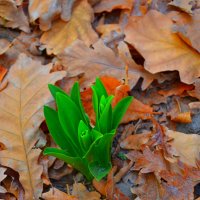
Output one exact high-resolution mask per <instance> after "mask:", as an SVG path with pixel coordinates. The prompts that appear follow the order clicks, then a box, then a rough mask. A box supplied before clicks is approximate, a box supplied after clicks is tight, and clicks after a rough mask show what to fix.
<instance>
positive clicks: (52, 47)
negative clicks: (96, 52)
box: [40, 0, 98, 55]
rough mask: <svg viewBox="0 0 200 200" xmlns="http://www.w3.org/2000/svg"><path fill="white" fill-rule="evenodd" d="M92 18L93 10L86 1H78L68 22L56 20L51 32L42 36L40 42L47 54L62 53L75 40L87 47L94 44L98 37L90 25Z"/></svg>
mask: <svg viewBox="0 0 200 200" xmlns="http://www.w3.org/2000/svg"><path fill="white" fill-rule="evenodd" d="M93 17H94V16H93V10H92V8H91V6H90V4H89V3H88V2H87V0H82V1H80V2H79V4H77V6H76V7H75V8H74V11H73V13H72V16H71V19H70V21H69V22H64V21H62V20H57V21H56V22H55V23H54V24H53V26H52V28H51V30H49V31H47V32H45V33H44V34H43V35H42V37H41V40H40V41H41V43H43V44H44V46H45V47H46V49H47V53H48V54H55V55H57V54H58V53H62V52H63V50H64V49H65V48H66V47H68V46H69V45H70V44H71V43H72V42H74V41H75V40H76V39H80V40H82V41H84V43H85V44H86V45H87V46H90V45H91V44H93V43H94V42H96V41H97V39H98V37H97V34H96V32H95V31H94V30H93V28H92V25H91V22H92V21H93Z"/></svg>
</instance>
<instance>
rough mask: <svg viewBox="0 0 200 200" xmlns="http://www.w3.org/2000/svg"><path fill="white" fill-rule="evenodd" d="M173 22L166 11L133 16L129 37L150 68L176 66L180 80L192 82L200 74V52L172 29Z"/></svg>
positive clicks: (162, 69)
mask: <svg viewBox="0 0 200 200" xmlns="http://www.w3.org/2000/svg"><path fill="white" fill-rule="evenodd" d="M172 25H173V22H172V21H171V19H170V18H168V17H167V16H166V15H163V14H161V13H159V12H157V11H155V10H151V11H149V12H148V13H147V14H146V15H145V16H144V17H141V18H139V19H138V18H137V19H136V20H135V18H134V17H133V18H130V20H129V23H128V25H127V27H126V29H125V34H126V41H127V42H129V43H130V44H132V45H133V46H134V47H135V48H136V49H137V50H138V51H139V52H140V53H141V54H142V56H143V57H144V59H145V65H144V67H145V69H147V70H148V71H149V72H151V73H157V72H161V71H173V70H177V71H179V74H180V78H181V81H182V82H184V83H187V84H191V83H193V82H194V81H195V79H196V78H198V77H199V76H200V68H199V67H198V66H199V65H200V55H199V53H198V52H197V51H196V50H194V49H192V48H190V47H189V46H188V45H187V44H186V43H185V42H184V41H183V40H181V39H180V38H179V37H178V35H177V34H175V33H172V31H171V28H172Z"/></svg>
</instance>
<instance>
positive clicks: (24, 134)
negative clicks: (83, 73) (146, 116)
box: [0, 54, 65, 199]
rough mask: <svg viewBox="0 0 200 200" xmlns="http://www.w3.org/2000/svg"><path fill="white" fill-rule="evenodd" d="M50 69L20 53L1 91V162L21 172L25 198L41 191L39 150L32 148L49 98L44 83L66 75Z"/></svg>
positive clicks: (32, 196)
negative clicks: (2, 147)
mask: <svg viewBox="0 0 200 200" xmlns="http://www.w3.org/2000/svg"><path fill="white" fill-rule="evenodd" d="M51 68H52V65H51V64H49V65H46V66H43V65H41V64H40V62H38V61H34V60H32V59H31V58H29V57H27V56H26V55H25V54H20V56H19V58H18V60H17V61H16V63H15V64H14V65H13V66H12V67H11V69H10V71H9V73H8V75H7V78H8V81H9V84H8V86H7V88H6V89H4V90H3V91H2V92H0V101H1V105H0V110H1V112H0V119H1V120H0V121H1V130H0V136H1V141H2V143H3V144H4V145H5V147H6V149H5V150H3V151H0V161H1V164H2V165H5V166H9V167H11V168H14V169H15V170H17V171H18V172H19V173H20V181H21V183H22V185H23V187H24V189H25V192H26V199H31V198H36V199H39V197H40V195H41V192H42V180H41V177H40V176H41V173H42V166H41V165H39V164H38V156H39V155H40V153H41V150H40V149H32V148H33V146H34V145H35V143H36V142H37V141H38V139H39V137H40V136H39V135H38V134H37V133H38V128H39V126H40V124H41V123H42V121H43V120H44V117H43V105H44V104H46V103H49V102H50V101H51V100H52V97H51V95H50V93H49V91H48V87H47V84H48V83H54V82H56V81H57V80H59V79H61V78H62V77H64V76H65V72H64V71H62V72H54V73H49V71H50V70H51Z"/></svg>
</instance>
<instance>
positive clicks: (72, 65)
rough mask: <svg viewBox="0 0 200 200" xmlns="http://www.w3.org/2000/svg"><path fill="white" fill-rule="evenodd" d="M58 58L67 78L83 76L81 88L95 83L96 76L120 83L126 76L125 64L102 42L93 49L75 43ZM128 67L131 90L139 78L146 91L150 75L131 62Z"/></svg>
mask: <svg viewBox="0 0 200 200" xmlns="http://www.w3.org/2000/svg"><path fill="white" fill-rule="evenodd" d="M58 57H59V59H60V61H61V64H62V65H64V66H65V67H66V68H67V72H68V73H69V77H73V76H77V75H78V74H84V76H83V80H82V83H81V86H82V88H88V87H89V86H90V85H91V84H92V83H93V82H94V81H95V77H96V76H105V75H107V76H113V77H115V78H117V79H119V80H122V81H123V79H124V78H125V76H126V75H125V66H126V63H125V62H124V61H123V60H122V59H121V58H120V57H119V56H116V55H115V54H114V52H113V51H112V50H111V49H110V48H108V47H107V46H105V45H104V44H103V41H102V40H99V41H97V42H96V43H95V44H94V45H93V48H89V47H87V46H86V45H85V44H84V42H82V41H76V42H74V43H73V44H72V45H71V46H69V47H68V48H66V49H65V50H64V52H63V53H61V54H59V55H58ZM128 67H129V70H128V74H129V80H130V81H129V84H130V87H131V88H132V87H133V86H134V85H135V84H136V83H137V82H138V79H139V78H140V77H143V78H144V79H145V80H144V85H143V89H146V87H148V86H149V84H151V82H152V81H153V78H152V76H151V75H150V73H147V72H145V71H144V70H143V69H142V66H139V65H137V64H135V63H134V62H132V64H131V65H130V66H128ZM155 78H158V77H157V76H156V77H155Z"/></svg>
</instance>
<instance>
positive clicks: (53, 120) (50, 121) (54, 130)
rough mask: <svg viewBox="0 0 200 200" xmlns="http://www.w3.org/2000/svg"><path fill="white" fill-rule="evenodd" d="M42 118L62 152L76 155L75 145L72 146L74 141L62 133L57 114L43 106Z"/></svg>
mask: <svg viewBox="0 0 200 200" xmlns="http://www.w3.org/2000/svg"><path fill="white" fill-rule="evenodd" d="M44 116H45V118H46V123H47V126H48V129H49V131H50V133H51V136H52V137H53V139H54V141H55V143H56V144H57V145H58V146H59V147H60V148H62V149H63V150H68V151H70V153H71V155H72V156H75V155H77V148H76V144H74V141H73V140H71V139H70V137H69V136H68V135H67V134H66V133H65V132H64V131H63V129H62V127H61V125H60V122H59V119H58V113H57V112H56V111H55V110H53V109H52V108H50V107H48V106H44Z"/></svg>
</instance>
